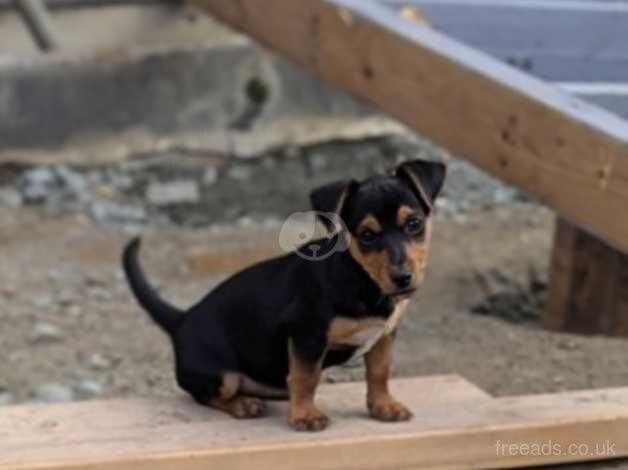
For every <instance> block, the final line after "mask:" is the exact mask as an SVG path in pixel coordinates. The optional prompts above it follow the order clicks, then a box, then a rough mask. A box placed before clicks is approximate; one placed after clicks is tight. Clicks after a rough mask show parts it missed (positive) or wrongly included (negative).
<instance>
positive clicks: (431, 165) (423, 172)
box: [395, 160, 447, 213]
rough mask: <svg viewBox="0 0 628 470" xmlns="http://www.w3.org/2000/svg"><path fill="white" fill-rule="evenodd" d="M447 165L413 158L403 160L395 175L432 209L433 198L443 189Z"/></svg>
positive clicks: (429, 209)
mask: <svg viewBox="0 0 628 470" xmlns="http://www.w3.org/2000/svg"><path fill="white" fill-rule="evenodd" d="M446 173H447V167H446V166H445V165H444V164H443V163H440V162H431V161H427V160H413V161H410V162H404V163H402V164H401V165H399V166H398V167H397V169H396V170H395V176H396V177H397V178H399V179H400V180H402V181H404V182H405V183H406V184H408V185H409V186H410V188H412V191H414V193H415V195H416V196H417V197H418V198H419V200H420V201H421V202H422V203H423V204H424V205H425V208H426V209H427V211H428V213H429V212H431V211H432V208H433V206H434V200H435V199H436V197H437V196H438V194H439V193H440V191H441V189H443V183H444V182H445V175H446Z"/></svg>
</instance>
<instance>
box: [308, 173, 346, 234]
mask: <svg viewBox="0 0 628 470" xmlns="http://www.w3.org/2000/svg"><path fill="white" fill-rule="evenodd" d="M356 186H357V182H356V181H354V180H346V181H337V182H335V183H329V184H326V185H325V186H321V187H320V188H317V189H315V190H314V191H312V192H311V193H310V203H311V204H312V209H314V210H315V211H316V212H318V213H319V216H318V220H320V221H321V222H322V223H323V225H325V228H326V229H327V230H329V231H330V232H332V231H333V230H334V229H335V224H334V221H332V220H330V219H329V217H328V216H325V215H321V214H335V215H336V216H337V217H342V212H343V210H344V209H345V207H346V204H347V201H348V199H349V196H350V195H351V193H353V191H354V190H355V187H356Z"/></svg>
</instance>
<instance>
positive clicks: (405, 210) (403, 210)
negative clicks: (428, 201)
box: [397, 205, 416, 227]
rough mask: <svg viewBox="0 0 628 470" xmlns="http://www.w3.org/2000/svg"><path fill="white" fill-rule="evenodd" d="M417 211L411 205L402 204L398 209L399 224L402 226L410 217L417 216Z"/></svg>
mask: <svg viewBox="0 0 628 470" xmlns="http://www.w3.org/2000/svg"><path fill="white" fill-rule="evenodd" d="M415 216H416V211H415V210H414V209H412V208H411V207H410V206H406V205H403V206H400V207H399V209H398V210H397V225H398V226H400V227H402V226H403V225H405V223H406V222H407V221H408V219H410V218H412V217H415Z"/></svg>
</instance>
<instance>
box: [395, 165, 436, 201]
mask: <svg viewBox="0 0 628 470" xmlns="http://www.w3.org/2000/svg"><path fill="white" fill-rule="evenodd" d="M399 169H400V170H401V171H403V172H404V173H405V174H406V176H407V177H408V178H409V179H410V181H412V185H413V186H414V187H415V189H416V190H417V192H418V193H419V195H420V196H421V199H422V200H423V203H424V204H425V205H426V206H427V207H428V208H429V209H430V211H431V210H432V208H433V204H432V199H431V198H430V197H428V195H427V193H426V192H425V188H424V187H423V185H422V184H421V181H420V180H419V178H418V177H417V176H416V175H415V174H414V173H413V172H412V171H411V170H410V169H409V168H407V167H406V166H404V165H402V166H401V167H400V168H399Z"/></svg>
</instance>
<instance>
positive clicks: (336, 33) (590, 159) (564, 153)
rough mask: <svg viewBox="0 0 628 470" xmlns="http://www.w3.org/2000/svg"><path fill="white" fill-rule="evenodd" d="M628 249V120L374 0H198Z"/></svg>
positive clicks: (211, 9)
mask: <svg viewBox="0 0 628 470" xmlns="http://www.w3.org/2000/svg"><path fill="white" fill-rule="evenodd" d="M193 3H195V4H197V5H199V6H201V7H202V8H204V9H205V10H206V11H207V12H208V13H210V14H212V15H214V16H215V17H216V18H218V19H219V20H222V21H223V22H225V23H227V24H230V25H232V26H233V27H235V28H236V29H238V30H240V31H243V32H245V33H246V34H248V35H250V36H252V37H253V38H255V39H257V40H258V41H260V42H261V43H262V44H264V45H266V46H268V47H270V48H271V49H272V50H274V51H276V52H278V53H280V54H282V55H283V56H285V57H287V58H288V59H291V60H292V61H293V62H295V63H297V64H299V65H301V66H303V67H305V68H306V69H308V70H310V71H312V72H313V73H315V74H316V75H317V76H319V77H320V78H322V79H324V80H326V81H328V82H330V83H331V84H333V85H335V86H337V87H339V88H341V89H343V90H345V91H348V92H350V93H352V94H353V95H355V96H357V97H359V98H363V99H364V100H367V101H369V102H371V103H373V104H375V105H376V106H377V107H379V108H380V109H382V110H384V111H386V112H388V113H390V114H391V115H392V116H394V117H396V118H398V119H399V120H401V121H402V122H404V123H406V124H408V125H409V126H410V127H412V128H413V129H416V130H417V131H419V132H421V133H422V134H423V135H425V136H427V137H429V138H431V139H433V140H435V141H436V142H437V143H439V144H441V145H443V146H444V147H446V148H448V149H449V150H451V151H452V152H454V153H455V154H458V155H461V156H464V157H465V158H467V159H468V160H470V161H471V162H473V163H475V164H476V165H478V166H479V167H481V168H483V169H484V170H486V171H488V172H489V173H491V174H493V175H495V176H497V177H499V178H501V179H503V180H504V181H506V182H508V183H511V184H514V185H516V186H519V187H520V188H522V189H523V190H525V191H527V192H529V193H531V194H533V195H534V196H536V197H538V198H539V199H540V200H541V201H542V202H544V203H546V204H547V205H549V206H551V207H552V208H554V209H555V210H556V211H558V212H559V213H560V214H561V215H562V216H563V217H565V218H566V219H567V220H569V221H571V222H572V223H575V224H576V225H578V226H580V227H582V228H584V229H586V230H587V231H590V232H591V233H593V234H595V235H596V236H598V237H600V238H602V239H604V240H605V241H607V242H608V243H610V244H611V245H613V246H614V247H616V248H618V249H621V250H622V251H624V252H626V251H628V218H625V217H618V216H617V214H621V213H623V211H624V210H625V207H627V204H628V184H627V183H628V124H627V123H626V122H624V121H622V120H621V119H620V118H618V117H616V116H614V115H612V114H610V113H608V112H606V111H603V110H602V109H599V108H597V107H595V106H592V105H589V104H587V103H585V102H583V101H580V100H578V99H576V98H573V97H571V96H569V95H567V94H565V93H562V92H561V91H559V90H558V89H556V88H554V87H552V86H550V85H547V84H545V83H543V82H541V81H540V80H538V79H535V78H533V77H530V76H528V75H525V74H524V73H522V72H520V71H518V70H515V69H513V68H510V67H508V66H506V65H503V64H501V63H499V62H498V61H497V60H494V59H492V58H490V57H489V56H487V55H486V54H483V53H481V52H478V51H476V50H473V49H471V48H469V47H467V46H464V45H462V44H460V43H457V42H456V41H453V40H451V39H449V38H447V37H445V36H443V35H441V34H439V33H438V32H436V31H433V30H430V29H429V28H425V27H419V26H417V25H415V24H413V23H412V22H409V21H404V20H402V19H400V18H399V16H398V14H397V13H396V12H395V11H394V10H391V9H390V8H387V7H386V6H383V5H380V4H378V3H377V2H375V1H372V0H327V1H325V0H311V1H308V2H294V1H292V0H268V1H264V2H259V1H258V0H238V1H232V0H194V1H193Z"/></svg>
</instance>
